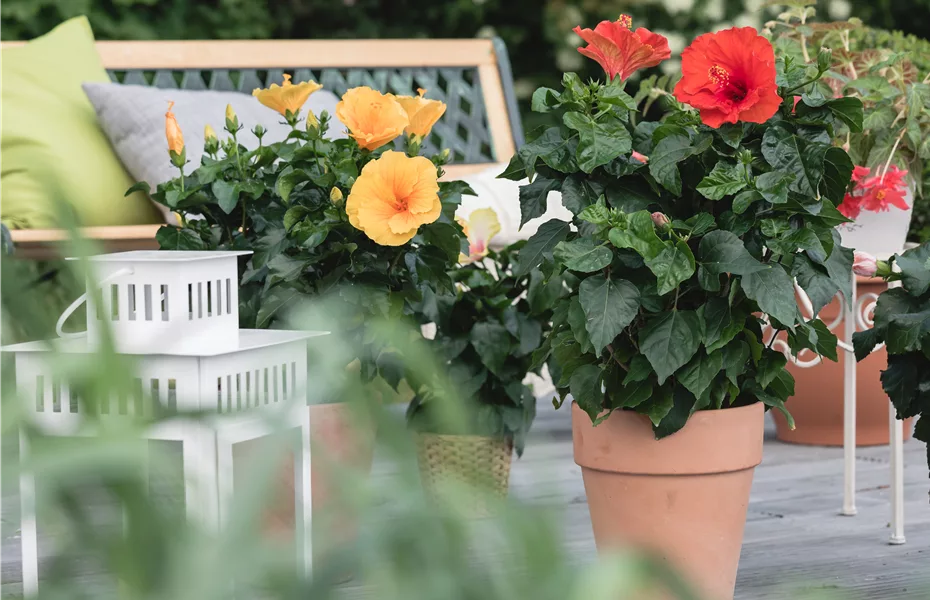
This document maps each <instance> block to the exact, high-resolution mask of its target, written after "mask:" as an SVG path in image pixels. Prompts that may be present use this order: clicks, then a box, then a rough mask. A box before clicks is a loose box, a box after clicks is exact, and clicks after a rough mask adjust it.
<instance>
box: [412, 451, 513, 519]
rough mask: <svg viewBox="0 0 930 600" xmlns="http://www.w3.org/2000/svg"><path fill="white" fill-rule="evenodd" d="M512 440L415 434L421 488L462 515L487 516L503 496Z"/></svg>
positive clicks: (508, 473)
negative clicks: (458, 510) (459, 511)
mask: <svg viewBox="0 0 930 600" xmlns="http://www.w3.org/2000/svg"><path fill="white" fill-rule="evenodd" d="M512 457H513V442H512V440H508V439H501V438H494V437H489V436H480V435H438V434H431V433H418V434H417V462H418V463H419V466H420V480H421V482H422V484H423V491H424V492H425V493H426V495H427V497H428V498H430V499H431V500H433V501H434V502H439V503H443V504H445V505H446V506H450V507H451V506H454V507H455V508H457V509H460V510H461V511H462V512H463V513H464V515H465V516H467V517H472V518H481V517H487V516H490V515H491V514H493V513H494V506H495V504H496V502H498V501H500V500H503V499H504V498H506V497H507V492H508V489H509V488H510V464H511V460H512Z"/></svg>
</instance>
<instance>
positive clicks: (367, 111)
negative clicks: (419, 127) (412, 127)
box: [336, 86, 410, 150]
mask: <svg viewBox="0 0 930 600" xmlns="http://www.w3.org/2000/svg"><path fill="white" fill-rule="evenodd" d="M336 117H337V118H338V119H339V120H340V121H342V123H343V124H344V125H345V126H346V127H348V128H349V134H350V135H351V136H352V137H353V138H354V139H355V141H356V142H358V145H359V147H360V148H364V149H365V150H376V149H378V148H380V147H381V146H383V145H385V144H387V143H388V142H390V141H392V140H393V139H394V138H396V137H397V136H399V135H400V134H401V133H403V132H404V129H405V128H406V127H407V125H409V124H410V119H409V118H408V117H407V111H405V110H404V107H403V106H401V105H400V102H398V101H397V100H395V99H394V96H391V95H390V94H382V93H381V92H379V91H377V90H373V89H371V88H370V87H365V86H362V87H357V88H352V89H351V90H349V91H348V92H346V93H345V95H344V96H343V97H342V100H340V101H339V104H337V105H336Z"/></svg>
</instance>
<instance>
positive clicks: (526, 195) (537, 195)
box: [520, 177, 560, 227]
mask: <svg viewBox="0 0 930 600" xmlns="http://www.w3.org/2000/svg"><path fill="white" fill-rule="evenodd" d="M559 185H560V184H559V182H558V181H557V180H555V179H545V178H544V177H537V178H536V179H534V180H533V182H532V183H529V184H527V185H521V186H520V227H523V226H524V225H526V223H527V221H531V220H532V219H535V218H536V217H541V216H543V214H545V212H546V208H547V207H548V203H547V199H548V198H549V192H551V191H553V190H555V189H557V188H558V187H559Z"/></svg>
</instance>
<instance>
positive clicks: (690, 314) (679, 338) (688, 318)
mask: <svg viewBox="0 0 930 600" xmlns="http://www.w3.org/2000/svg"><path fill="white" fill-rule="evenodd" d="M702 337H703V333H702V327H701V320H700V318H699V317H698V315H697V313H695V312H694V311H690V310H671V311H668V312H666V313H664V314H661V315H658V316H656V317H653V318H651V319H650V320H649V321H647V322H646V325H645V327H643V329H642V330H641V331H640V334H639V349H640V352H642V353H643V354H645V355H646V358H648V359H649V364H651V365H652V368H653V369H655V372H656V375H657V377H658V380H659V384H662V383H665V380H666V379H668V378H669V376H671V375H672V374H673V373H674V372H675V371H677V370H678V369H679V368H681V367H682V366H684V365H685V364H686V363H687V362H688V361H689V360H691V358H692V357H693V356H694V353H695V352H697V350H698V347H699V346H700V344H701V338H702Z"/></svg>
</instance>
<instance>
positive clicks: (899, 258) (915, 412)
mask: <svg viewBox="0 0 930 600" xmlns="http://www.w3.org/2000/svg"><path fill="white" fill-rule="evenodd" d="M893 267H894V268H893ZM863 268H867V269H868V270H869V271H870V272H871V274H872V275H875V276H878V277H881V278H882V279H884V280H885V281H889V282H890V281H898V282H900V285H899V286H898V287H894V288H889V289H888V290H886V291H885V292H883V293H882V294H881V295H880V296H879V297H878V301H877V302H876V306H875V313H874V326H873V327H872V328H871V329H868V330H866V331H860V332H857V333H856V334H855V335H854V336H853V346H854V347H855V350H856V358H857V359H858V360H863V359H864V358H865V357H866V356H868V355H869V353H871V352H873V351H874V349H875V347H876V346H877V345H879V344H884V345H885V349H886V350H887V351H888V368H887V369H886V370H885V371H883V372H882V387H883V388H884V390H885V393H886V394H888V398H889V399H890V400H891V403H892V404H893V405H894V407H895V411H896V413H897V417H898V418H899V419H907V418H913V417H919V418H918V420H917V425H916V426H915V428H914V437H916V438H917V439H919V440H921V441H923V442H924V443H926V444H928V450H927V464H928V466H930V242H927V243H925V244H923V245H922V246H918V247H916V248H911V249H910V250H907V251H906V252H903V253H902V254H900V255H895V256H893V257H892V258H891V259H890V260H889V261H887V262H886V261H881V260H876V259H875V258H874V257H871V258H869V257H863Z"/></svg>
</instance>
